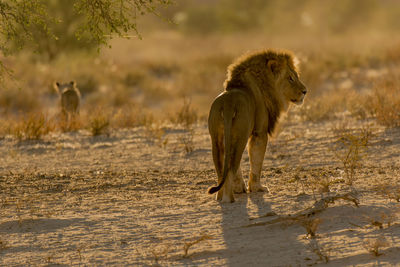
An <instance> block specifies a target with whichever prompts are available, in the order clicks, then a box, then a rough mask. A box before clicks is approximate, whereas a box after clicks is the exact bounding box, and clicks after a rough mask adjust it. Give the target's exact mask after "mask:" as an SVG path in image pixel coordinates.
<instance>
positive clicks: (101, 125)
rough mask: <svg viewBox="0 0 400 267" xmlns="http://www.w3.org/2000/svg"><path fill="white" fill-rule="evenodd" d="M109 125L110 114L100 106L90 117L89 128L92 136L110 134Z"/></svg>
mask: <svg viewBox="0 0 400 267" xmlns="http://www.w3.org/2000/svg"><path fill="white" fill-rule="evenodd" d="M109 126H110V116H109V115H108V114H107V112H104V111H102V110H101V109H100V108H99V109H97V110H96V111H95V112H94V113H93V114H92V115H91V116H90V117H89V130H90V132H91V134H92V136H97V135H101V134H108V131H109Z"/></svg>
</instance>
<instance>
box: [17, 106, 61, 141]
mask: <svg viewBox="0 0 400 267" xmlns="http://www.w3.org/2000/svg"><path fill="white" fill-rule="evenodd" d="M54 129H55V125H54V122H53V121H52V120H50V119H48V118H47V116H46V115H45V114H43V113H42V112H31V113H28V114H26V116H24V118H23V119H22V120H20V121H17V122H16V123H15V125H14V126H12V127H11V129H10V133H11V134H13V135H14V136H16V137H17V138H18V139H19V140H39V139H41V138H42V137H43V136H44V135H46V134H48V133H49V132H51V131H53V130H54Z"/></svg>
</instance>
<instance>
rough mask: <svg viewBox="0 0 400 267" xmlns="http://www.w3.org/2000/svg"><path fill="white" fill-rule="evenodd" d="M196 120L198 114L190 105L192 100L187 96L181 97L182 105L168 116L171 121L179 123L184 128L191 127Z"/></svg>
mask: <svg viewBox="0 0 400 267" xmlns="http://www.w3.org/2000/svg"><path fill="white" fill-rule="evenodd" d="M197 120H198V114H197V111H196V110H195V109H193V107H192V101H191V100H190V99H188V98H184V99H183V104H182V107H181V108H180V109H179V110H178V111H177V112H176V114H175V116H172V117H171V118H170V121H171V122H172V123H176V124H180V125H182V126H183V127H184V128H185V129H189V128H191V127H192V125H193V124H194V123H196V122H197Z"/></svg>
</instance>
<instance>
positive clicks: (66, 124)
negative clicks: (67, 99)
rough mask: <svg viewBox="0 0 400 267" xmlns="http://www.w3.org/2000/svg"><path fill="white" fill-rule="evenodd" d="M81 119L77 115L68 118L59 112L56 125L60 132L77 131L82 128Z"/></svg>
mask: <svg viewBox="0 0 400 267" xmlns="http://www.w3.org/2000/svg"><path fill="white" fill-rule="evenodd" d="M82 126H83V123H82V119H81V117H79V116H71V117H70V118H68V117H67V116H66V115H64V114H60V117H59V120H58V127H59V128H60V130H61V131H62V132H72V131H78V130H80V129H81V128H82Z"/></svg>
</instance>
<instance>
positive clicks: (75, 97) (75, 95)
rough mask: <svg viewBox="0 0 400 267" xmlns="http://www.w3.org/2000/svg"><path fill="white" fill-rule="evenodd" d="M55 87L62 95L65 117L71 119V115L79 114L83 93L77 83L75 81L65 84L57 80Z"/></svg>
mask: <svg viewBox="0 0 400 267" xmlns="http://www.w3.org/2000/svg"><path fill="white" fill-rule="evenodd" d="M55 88H56V90H57V91H58V93H59V94H60V96H61V101H60V102H61V112H62V114H63V115H64V116H65V118H67V119H68V120H69V119H70V118H71V117H73V116H75V115H77V114H79V105H80V102H81V93H80V92H79V89H78V88H77V87H76V83H75V82H74V81H71V82H69V83H64V84H60V83H59V82H56V83H55Z"/></svg>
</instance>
